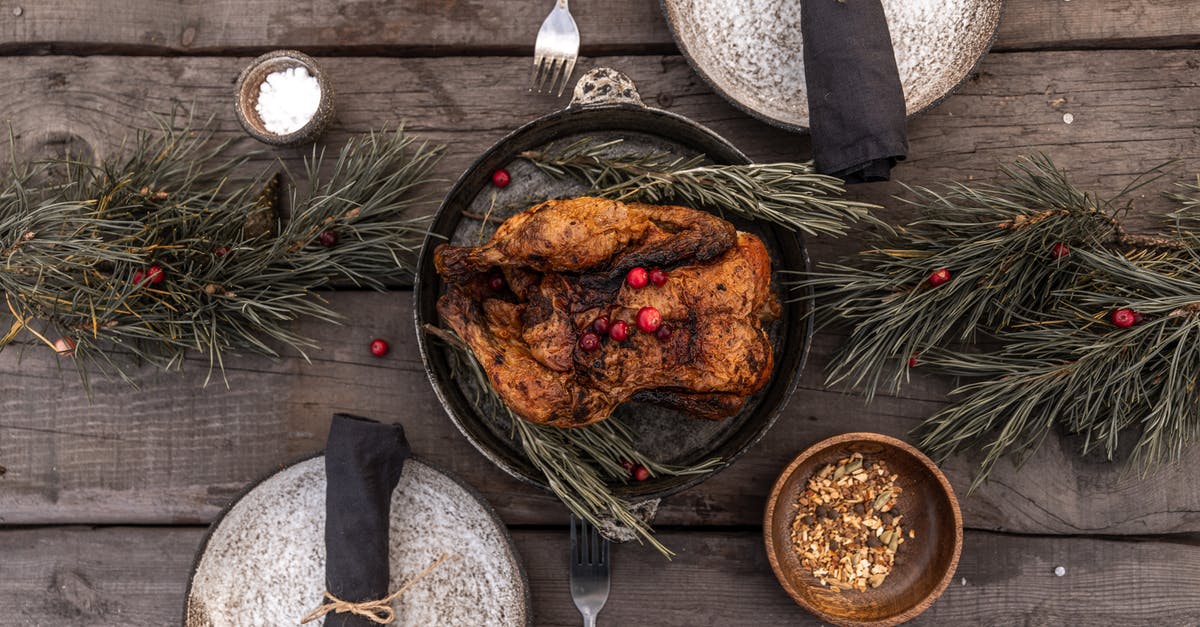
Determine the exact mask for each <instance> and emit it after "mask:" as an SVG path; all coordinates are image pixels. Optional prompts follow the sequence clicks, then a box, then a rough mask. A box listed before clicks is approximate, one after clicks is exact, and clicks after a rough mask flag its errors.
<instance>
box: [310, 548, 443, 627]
mask: <svg viewBox="0 0 1200 627" xmlns="http://www.w3.org/2000/svg"><path fill="white" fill-rule="evenodd" d="M448 557H450V553H448V552H447V553H442V555H441V556H440V557H438V558H437V559H436V560H434V561H433V563H432V564H430V565H428V566H426V567H425V570H423V571H421V572H420V574H418V575H417V576H416V577H413V578H412V579H410V580H408V581H407V582H406V583H405V584H404V585H403V586H400V588H399V589H397V590H396V591H395V592H393V593H391V594H389V595H387V596H386V597H383V598H382V599H378V600H376V601H360V602H358V603H353V602H350V601H343V600H342V599H339V598H337V597H335V596H333V594H332V593H331V592H329V591H328V590H326V591H325V598H326V599H327V600H328V602H326V603H322V604H321V606H320V607H318V608H316V609H314V610H313V611H311V612H309V613H307V614H305V615H304V618H302V619H300V624H301V625H303V624H305V623H311V622H312V621H314V620H317V619H318V618H322V617H324V616H325V615H326V614H355V615H357V616H362V617H363V618H365V619H367V620H369V621H371V622H373V623H377V624H380V625H386V624H388V623H390V622H392V621H393V620H395V619H396V610H394V609H392V601H395V600H396V599H398V598H400V595H402V594H404V593H405V592H407V591H408V589H409V588H411V587H413V586H414V585H416V583H417V582H418V581H421V579H423V578H424V577H425V575H428V574H429V573H430V572H432V571H433V569H435V568H437V566H438V564H441V563H442V562H444V561H446V558H448Z"/></svg>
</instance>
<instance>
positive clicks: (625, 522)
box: [425, 325, 723, 558]
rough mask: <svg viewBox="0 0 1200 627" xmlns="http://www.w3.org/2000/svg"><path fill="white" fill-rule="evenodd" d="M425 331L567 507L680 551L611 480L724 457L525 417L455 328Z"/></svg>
mask: <svg viewBox="0 0 1200 627" xmlns="http://www.w3.org/2000/svg"><path fill="white" fill-rule="evenodd" d="M425 330H426V331H427V332H429V333H430V334H431V335H433V336H434V337H437V338H439V339H441V340H442V341H443V342H445V344H446V345H447V346H449V347H451V348H453V349H454V351H453V352H452V353H451V355H452V357H453V359H452V360H451V368H452V369H453V370H454V371H455V374H456V375H457V376H456V378H457V379H461V380H470V381H473V382H474V383H475V385H474V386H473V388H474V389H475V390H477V392H478V393H477V395H476V397H475V398H473V399H472V401H473V403H474V405H475V407H478V408H479V410H480V411H482V412H485V413H487V414H490V415H492V416H493V418H499V419H500V420H501V421H504V422H508V423H509V424H511V425H512V429H513V439H514V440H515V441H517V442H518V443H519V444H520V446H521V450H522V451H523V452H524V453H525V457H526V458H527V459H529V461H530V463H532V464H533V466H534V467H535V468H537V470H538V471H539V472H541V473H542V475H543V476H544V477H545V480H546V484H547V485H548V486H549V487H550V490H551V491H552V492H554V494H555V496H557V497H558V498H559V500H561V501H562V502H563V504H564V505H566V506H567V509H569V510H571V512H572V513H573V514H575V515H576V516H579V517H580V518H583V519H585V520H587V521H588V522H589V523H591V524H592V525H593V526H595V527H596V528H597V529H600V530H602V531H607V530H609V529H611V527H612V525H611V523H610V520H611V521H614V522H616V523H617V524H618V525H620V526H621V527H623V528H625V529H627V530H629V531H630V532H632V533H633V534H634V537H635V538H637V540H638V541H639V542H644V543H646V544H649V545H650V546H652V547H654V548H655V549H656V550H657V551H658V552H660V553H662V554H663V556H665V557H667V558H670V557H672V556H674V555H675V553H674V552H672V551H671V550H670V549H669V548H667V547H666V546H665V545H663V544H662V542H660V541H659V540H658V538H656V537H655V536H654V530H653V529H652V528H651V526H650V524H649V523H648V522H647V521H646V520H645V519H644V518H642V517H641V516H639V515H638V513H637V512H635V511H634V507H635V504H633V503H630V502H629V501H628V500H626V499H623V498H621V497H619V496H617V495H616V494H614V493H613V491H612V487H611V485H610V484H611V483H613V482H622V483H626V482H628V481H629V471H628V470H627V469H626V468H625V467H624V466H623V465H622V464H623V463H624V464H628V463H632V464H636V465H641V466H644V467H645V468H646V469H647V470H648V471H650V476H652V477H654V476H681V475H701V474H706V473H710V472H712V471H714V470H716V469H718V468H720V467H721V466H722V465H723V463H722V461H721V460H720V459H715V458H714V459H709V460H706V461H704V462H702V463H700V464H696V465H694V466H673V465H668V464H661V463H659V462H657V461H655V460H653V459H650V458H649V457H647V456H646V455H645V454H643V453H642V452H640V451H638V450H637V448H635V447H634V446H633V434H632V433H630V432H629V430H628V429H627V428H626V427H625V426H624V425H622V424H620V423H619V422H616V421H614V420H605V421H602V422H598V423H595V424H592V425H588V426H586V427H579V428H575V429H559V428H555V427H547V426H543V425H536V424H533V423H530V422H527V421H525V420H522V419H521V418H519V417H517V416H516V415H514V414H513V413H512V411H511V410H510V409H509V408H508V406H507V405H505V404H504V401H503V399H501V398H500V397H499V395H498V394H496V392H495V389H494V388H492V386H491V383H489V382H488V378H487V375H485V374H484V372H483V368H482V366H480V365H479V362H478V361H477V360H476V358H475V355H474V353H472V352H471V349H470V347H468V346H467V344H466V343H465V342H463V341H462V339H460V338H459V337H458V336H457V335H455V334H454V332H453V331H448V330H444V329H440V328H437V327H434V326H432V325H426V327H425Z"/></svg>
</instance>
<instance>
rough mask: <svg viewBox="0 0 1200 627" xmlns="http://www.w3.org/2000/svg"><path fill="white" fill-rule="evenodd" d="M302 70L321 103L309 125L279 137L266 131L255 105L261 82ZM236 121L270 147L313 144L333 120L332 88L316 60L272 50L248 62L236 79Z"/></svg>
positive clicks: (296, 53)
mask: <svg viewBox="0 0 1200 627" xmlns="http://www.w3.org/2000/svg"><path fill="white" fill-rule="evenodd" d="M295 67H302V68H304V69H306V70H308V73H309V74H310V75H311V76H313V77H314V78H316V79H317V85H319V86H320V88H321V100H320V103H319V104H318V105H317V111H316V113H314V114H313V116H312V118H311V119H309V121H308V123H307V124H305V125H304V126H301V127H300V128H298V129H296V130H294V131H292V132H291V133H285V134H279V133H273V132H271V131H269V130H267V127H266V126H265V125H264V124H263V121H262V118H261V117H259V115H258V110H257V109H255V105H256V104H258V95H259V89H260V87H261V85H262V83H263V81H264V80H266V79H267V77H268V76H270V75H271V74H272V73H274V72H279V71H282V70H288V69H291V68H295ZM236 109H237V119H238V122H240V123H241V125H242V128H244V129H246V132H247V133H249V134H250V136H251V137H253V138H255V139H257V140H259V141H261V142H263V143H266V144H271V145H272V146H296V145H299V144H306V143H310V142H314V141H316V140H317V138H318V137H320V136H321V133H323V132H324V131H325V127H326V126H328V125H329V121H330V120H332V119H333V88H332V87H331V86H330V85H329V80H328V79H327V78H326V76H325V74H324V73H323V72H321V68H320V67H319V66H318V65H317V61H316V59H313V58H312V57H310V56H308V55H306V54H304V53H303V52H297V51H295V50H274V51H271V52H268V53H266V54H264V55H262V56H261V57H258V58H257V59H255V60H253V61H251V62H250V65H248V66H246V69H244V70H242V73H241V75H240V76H238V80H237V106H236Z"/></svg>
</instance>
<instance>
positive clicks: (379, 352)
mask: <svg viewBox="0 0 1200 627" xmlns="http://www.w3.org/2000/svg"><path fill="white" fill-rule="evenodd" d="M389 350H391V347H390V346H388V343H387V342H385V341H384V340H381V339H379V338H376V339H373V340H371V354H372V355H374V356H376V357H383V356H384V355H386V354H388V351H389Z"/></svg>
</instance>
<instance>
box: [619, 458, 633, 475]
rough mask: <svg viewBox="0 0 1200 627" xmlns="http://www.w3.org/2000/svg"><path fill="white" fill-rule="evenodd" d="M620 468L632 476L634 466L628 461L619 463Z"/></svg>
mask: <svg viewBox="0 0 1200 627" xmlns="http://www.w3.org/2000/svg"><path fill="white" fill-rule="evenodd" d="M621 468H624V469H625V471H626V472H628V473H629V474H633V469H634V465H633V462H631V461H629V460H628V459H627V460H625V461H623V462H621Z"/></svg>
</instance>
